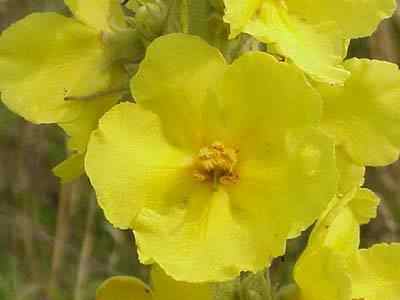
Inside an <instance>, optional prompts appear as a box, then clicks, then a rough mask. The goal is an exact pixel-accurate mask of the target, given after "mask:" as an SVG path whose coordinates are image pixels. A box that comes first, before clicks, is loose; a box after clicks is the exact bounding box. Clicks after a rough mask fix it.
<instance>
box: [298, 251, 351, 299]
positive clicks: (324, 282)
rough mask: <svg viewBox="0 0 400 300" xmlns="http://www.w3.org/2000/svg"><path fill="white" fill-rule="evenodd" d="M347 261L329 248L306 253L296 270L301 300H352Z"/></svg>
mask: <svg viewBox="0 0 400 300" xmlns="http://www.w3.org/2000/svg"><path fill="white" fill-rule="evenodd" d="M346 271H347V270H346V262H345V260H344V259H343V258H342V257H340V256H338V255H337V254H336V253H335V252H334V251H332V250H331V249H329V248H325V247H322V248H320V249H318V250H317V251H306V252H305V253H303V254H302V256H301V257H300V259H299V261H298V262H297V263H296V266H295V269H294V278H295V281H296V283H297V284H298V286H299V288H300V297H299V298H300V299H301V300H321V299H324V300H350V299H351V298H350V297H351V282H350V277H349V276H348V274H347V272H346Z"/></svg>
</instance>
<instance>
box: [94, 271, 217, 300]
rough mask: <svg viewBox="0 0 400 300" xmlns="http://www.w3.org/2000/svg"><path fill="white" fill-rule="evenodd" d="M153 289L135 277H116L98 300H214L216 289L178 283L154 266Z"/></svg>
mask: <svg viewBox="0 0 400 300" xmlns="http://www.w3.org/2000/svg"><path fill="white" fill-rule="evenodd" d="M150 284H151V288H150V287H149V286H147V285H146V284H145V283H143V282H142V281H141V280H139V279H137V278H135V277H128V276H115V277H111V278H109V279H108V280H106V281H105V282H104V283H103V284H102V285H101V286H100V287H99V288H98V290H97V293H96V300H212V299H214V289H213V288H212V286H211V285H209V284H190V283H186V282H178V281H175V280H173V279H172V278H171V277H169V276H168V275H166V274H165V273H164V272H163V271H162V270H161V269H160V268H159V267H157V266H153V267H152V270H151V279H150Z"/></svg>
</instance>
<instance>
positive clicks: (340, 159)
mask: <svg viewBox="0 0 400 300" xmlns="http://www.w3.org/2000/svg"><path fill="white" fill-rule="evenodd" d="M336 166H337V168H338V175H339V183H338V193H339V194H341V195H342V196H344V195H346V194H347V193H349V192H351V191H352V190H353V189H358V188H359V187H360V186H361V185H362V184H363V183H364V174H365V168H364V167H361V166H359V165H356V164H355V163H354V162H353V161H352V159H351V158H350V157H349V155H348V154H347V153H346V151H344V150H343V149H342V148H340V147H337V148H336Z"/></svg>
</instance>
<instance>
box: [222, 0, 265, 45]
mask: <svg viewBox="0 0 400 300" xmlns="http://www.w3.org/2000/svg"><path fill="white" fill-rule="evenodd" d="M261 1H262V0H248V1H241V0H224V3H225V15H224V21H225V22H226V23H229V24H231V26H230V30H231V34H230V36H231V37H235V36H237V35H238V34H239V33H240V32H242V31H243V28H244V27H245V26H246V24H247V23H248V22H249V21H250V19H251V18H252V17H253V15H254V14H255V13H256V11H257V9H258V8H259V7H260V3H261Z"/></svg>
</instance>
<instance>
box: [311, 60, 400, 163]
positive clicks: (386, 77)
mask: <svg viewBox="0 0 400 300" xmlns="http://www.w3.org/2000/svg"><path fill="white" fill-rule="evenodd" d="M345 67H346V69H347V70H349V71H351V77H350V78H349V79H348V80H347V81H346V83H345V85H344V86H330V85H320V86H319V87H318V88H319V90H320V92H321V94H322V96H323V98H324V101H325V105H324V118H323V126H324V129H325V130H326V131H327V132H328V133H329V134H330V135H332V136H334V137H335V139H336V144H337V145H340V146H342V147H343V148H344V149H345V150H346V151H347V153H348V154H349V155H350V157H351V158H352V160H353V161H354V162H355V163H357V164H359V165H372V166H380V165H387V164H389V163H391V162H393V161H395V160H396V159H397V157H398V156H399V153H400V130H399V129H398V124H399V123H400V101H399V95H400V71H399V70H398V67H397V66H396V65H394V64H391V63H388V62H383V61H377V60H367V59H356V58H354V59H350V60H347V61H346V62H345Z"/></svg>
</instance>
